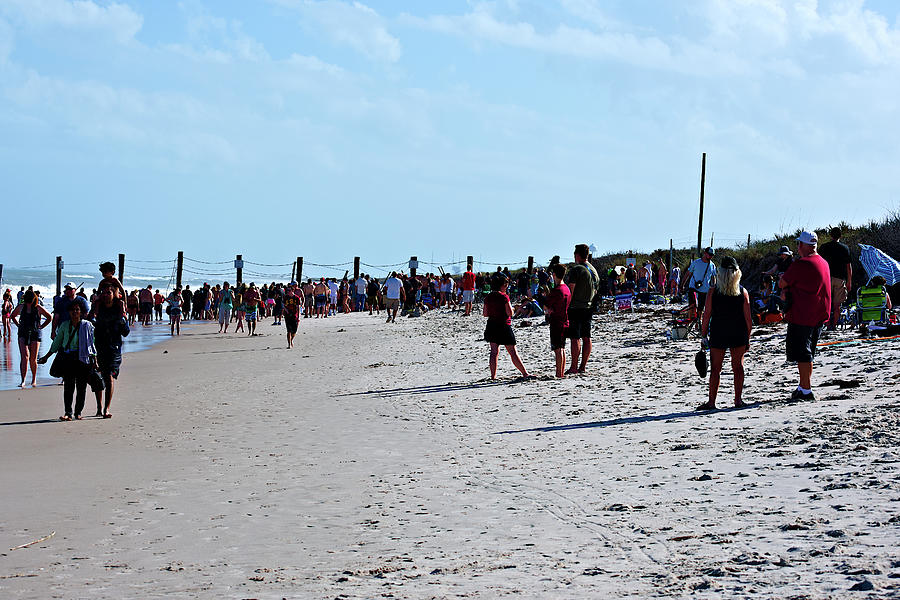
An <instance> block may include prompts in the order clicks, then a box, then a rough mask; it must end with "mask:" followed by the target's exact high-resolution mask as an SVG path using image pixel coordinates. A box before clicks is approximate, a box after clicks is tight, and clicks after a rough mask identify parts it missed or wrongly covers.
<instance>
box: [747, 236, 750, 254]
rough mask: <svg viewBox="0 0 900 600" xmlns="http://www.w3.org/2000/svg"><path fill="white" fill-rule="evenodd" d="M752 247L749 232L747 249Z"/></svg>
mask: <svg viewBox="0 0 900 600" xmlns="http://www.w3.org/2000/svg"><path fill="white" fill-rule="evenodd" d="M749 249H750V234H749V233H748V234H747V250H749Z"/></svg>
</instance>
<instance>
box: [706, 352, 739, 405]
mask: <svg viewBox="0 0 900 600" xmlns="http://www.w3.org/2000/svg"><path fill="white" fill-rule="evenodd" d="M729 352H731V370H732V372H733V373H734V405H735V406H737V407H741V406H743V405H744V401H743V399H742V398H741V396H742V394H743V393H744V355H745V354H746V353H747V347H746V346H739V347H737V348H730V349H729ZM709 358H710V365H709V367H710V371H709V401H708V402H707V403H706V404H704V405H703V408H705V409H709V410H712V409H713V408H715V406H716V396H717V394H718V392H719V381H720V379H721V374H722V364H723V363H724V362H725V349H724V348H710V349H709Z"/></svg>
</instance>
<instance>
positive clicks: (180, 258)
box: [175, 250, 184, 288]
mask: <svg viewBox="0 0 900 600" xmlns="http://www.w3.org/2000/svg"><path fill="white" fill-rule="evenodd" d="M183 271H184V252H183V251H182V250H179V251H178V260H177V261H176V263H175V287H176V288H180V287H181V273H182V272H183Z"/></svg>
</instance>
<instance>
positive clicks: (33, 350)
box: [19, 339, 41, 388]
mask: <svg viewBox="0 0 900 600" xmlns="http://www.w3.org/2000/svg"><path fill="white" fill-rule="evenodd" d="M40 346H41V343H40V342H31V343H30V344H26V343H25V342H24V341H23V340H21V339H20V340H19V356H21V357H22V358H21V359H20V360H19V373H20V374H21V375H22V381H21V382H20V383H19V387H21V388H24V387H25V377H26V376H27V375H28V365H29V364H30V365H31V387H34V384H35V381H36V380H37V359H38V348H40Z"/></svg>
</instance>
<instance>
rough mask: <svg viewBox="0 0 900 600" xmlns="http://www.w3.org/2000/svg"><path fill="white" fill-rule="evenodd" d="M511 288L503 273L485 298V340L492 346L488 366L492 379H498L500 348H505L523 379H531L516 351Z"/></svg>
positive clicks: (496, 275)
mask: <svg viewBox="0 0 900 600" xmlns="http://www.w3.org/2000/svg"><path fill="white" fill-rule="evenodd" d="M508 288H509V279H508V278H507V277H506V276H505V275H503V274H502V273H496V274H495V275H494V276H493V278H492V281H491V289H492V290H493V291H492V292H491V293H490V294H488V295H487V296H485V298H484V309H483V311H482V314H484V316H485V317H487V326H486V327H485V329H484V339H485V341H486V342H488V343H489V344H490V345H491V354H490V359H489V362H488V365H489V367H490V370H491V379H496V378H497V357H498V355H499V353H500V346H501V345H502V346H504V347H505V348H506V351H507V352H508V353H509V358H510V360H512V363H513V365H515V367H516V368H517V369H518V370H519V371H520V372H521V373H522V377H531V375H530V374H529V373H528V371H527V370H526V369H525V365H524V364H522V359H521V358H519V353H518V352H517V351H516V334H515V332H513V328H512V314H513V312H512V305H511V304H510V303H509V296H508V295H507V294H506V290H507V289H508Z"/></svg>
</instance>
